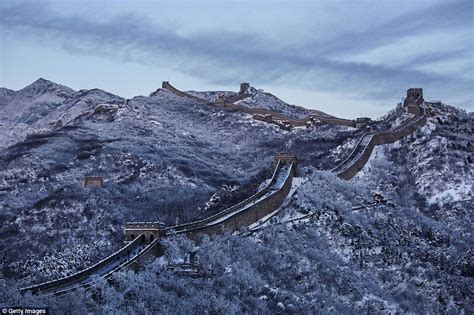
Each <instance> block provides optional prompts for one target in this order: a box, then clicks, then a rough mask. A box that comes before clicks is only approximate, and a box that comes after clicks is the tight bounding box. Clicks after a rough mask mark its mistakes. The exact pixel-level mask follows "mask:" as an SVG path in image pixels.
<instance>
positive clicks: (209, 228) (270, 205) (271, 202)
mask: <svg viewBox="0 0 474 315" xmlns="http://www.w3.org/2000/svg"><path fill="white" fill-rule="evenodd" d="M291 167H292V168H293V167H294V165H292V166H291ZM292 180H293V170H290V172H289V176H288V177H287V178H286V180H285V182H284V184H283V186H282V188H281V189H279V190H277V191H275V192H274V193H272V194H271V195H270V196H269V197H268V198H265V199H263V200H261V201H259V202H257V203H255V204H254V205H252V206H250V207H248V208H246V209H245V210H243V211H240V212H238V213H236V214H235V215H233V216H231V217H229V218H228V219H226V220H224V221H222V222H219V223H216V224H213V225H206V226H202V227H196V228H194V229H189V230H186V231H182V232H181V233H183V234H185V235H186V236H187V237H189V238H190V239H192V240H194V241H200V240H201V239H202V238H203V236H204V235H214V234H222V233H224V232H226V231H227V232H235V231H238V230H240V228H243V227H248V226H250V225H251V224H253V223H255V222H258V221H259V220H260V219H262V218H263V217H265V216H267V215H269V214H270V213H272V212H274V211H275V210H277V209H278V208H279V207H280V206H281V205H282V204H283V202H284V200H285V199H286V196H287V195H288V193H289V192H290V189H291V183H292Z"/></svg>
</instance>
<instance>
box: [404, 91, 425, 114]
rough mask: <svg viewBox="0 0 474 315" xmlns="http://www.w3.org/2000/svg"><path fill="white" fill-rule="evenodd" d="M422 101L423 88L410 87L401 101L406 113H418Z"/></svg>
mask: <svg viewBox="0 0 474 315" xmlns="http://www.w3.org/2000/svg"><path fill="white" fill-rule="evenodd" d="M423 102H424V99H423V89H422V88H410V89H408V90H407V97H406V98H405V101H404V102H403V106H404V107H406V109H407V112H408V113H412V114H418V113H419V112H420V106H421V105H422V104H423Z"/></svg>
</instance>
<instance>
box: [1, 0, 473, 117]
mask: <svg viewBox="0 0 474 315" xmlns="http://www.w3.org/2000/svg"><path fill="white" fill-rule="evenodd" d="M250 3H251V4H252V5H251V6H249V4H250ZM83 4H84V2H79V1H71V2H68V3H62V2H58V1H42V2H30V1H20V2H18V1H15V2H13V1H5V2H3V3H2V4H1V5H0V13H1V15H2V17H3V18H2V20H1V22H0V30H1V38H2V50H1V57H2V58H1V69H2V70H1V75H0V85H1V86H3V87H5V88H9V89H14V90H19V89H21V88H23V87H25V86H27V85H29V84H31V82H34V81H35V80H37V79H38V78H46V79H47V80H50V81H53V82H56V83H58V84H61V85H65V86H68V87H70V88H72V89H74V90H80V89H93V88H99V89H102V90H104V91H107V92H110V93H113V94H116V95H119V96H121V97H125V98H132V97H134V96H138V95H148V94H149V93H151V92H153V91H154V90H156V89H157V88H159V87H160V86H161V82H162V81H170V82H171V83H172V84H173V85H175V86H176V87H177V88H179V89H182V90H196V91H220V90H230V91H237V90H238V86H239V84H240V83H241V82H249V83H250V84H251V85H252V86H254V87H256V88H258V89H263V90H265V91H267V92H270V93H272V94H274V95H276V96H278V97H279V98H281V99H282V100H284V101H285V102H287V103H289V104H294V105H298V106H302V107H305V108H308V109H316V110H321V111H323V112H326V113H329V114H332V115H335V116H339V117H348V118H354V117H359V116H368V117H372V118H376V117H380V116H382V115H383V114H385V113H386V112H387V111H388V110H390V109H392V108H393V107H394V106H395V105H396V104H397V103H399V102H400V101H401V99H402V98H403V97H404V96H405V93H406V90H407V89H408V88H410V87H421V88H423V90H424V94H425V99H426V100H441V101H443V102H444V103H447V104H450V105H454V106H456V107H460V108H463V109H465V110H466V111H472V110H473V108H474V107H473V100H474V92H473V91H472V86H473V85H474V81H473V71H474V70H473V69H474V64H473V58H472V57H473V51H474V43H473V41H472V40H469V38H471V39H472V38H473V35H474V33H473V32H474V31H473V29H474V22H473V10H472V9H473V3H472V2H470V1H455V2H449V1H442V0H439V1H438V0H437V1H431V2H429V3H428V2H417V3H415V4H413V3H410V2H409V1H401V2H399V3H397V4H393V3H391V2H389V1H382V2H380V3H378V4H377V5H373V4H371V3H370V2H369V1H362V2H358V3H348V2H344V1H340V2H321V3H318V4H313V3H308V2H305V1H298V2H294V3H293V2H292V3H291V4H290V3H288V2H277V3H272V5H271V6H269V2H268V1H261V2H258V3H254V2H249V1H226V2H224V3H220V2H219V3H218V2H213V1H206V2H204V3H203V4H199V5H197V4H195V3H189V2H186V1H178V3H172V4H169V3H164V2H161V1H159V2H157V3H149V2H138V4H136V2H128V1H120V2H118V3H116V2H114V5H113V6H111V2H110V1H107V0H105V1H98V2H86V4H87V5H83ZM139 4H146V5H139ZM348 6H349V7H350V9H351V10H350V13H347V12H346V10H344V9H347V7H348ZM369 9H370V10H369ZM157 17H158V19H157ZM341 20H344V21H345V23H340V21H341ZM368 20H369V21H370V23H367V21H368ZM229 21H238V23H228V22H229ZM281 21H283V22H281ZM32 51H34V52H35V53H34V54H31V52H32Z"/></svg>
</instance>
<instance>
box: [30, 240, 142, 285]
mask: <svg viewBox="0 0 474 315" xmlns="http://www.w3.org/2000/svg"><path fill="white" fill-rule="evenodd" d="M141 242H142V239H141V238H140V237H137V238H136V239H135V240H133V241H132V242H130V243H129V244H127V245H126V246H125V247H122V248H121V249H120V250H118V251H116V252H115V253H113V254H112V255H110V256H108V257H107V258H105V259H102V260H101V261H99V262H98V263H96V264H94V265H92V266H91V267H89V268H86V269H84V270H81V271H79V272H77V273H75V274H73V275H71V276H68V277H64V278H60V279H57V280H53V281H48V282H44V283H41V284H38V285H34V286H31V287H27V288H23V289H21V292H26V291H32V292H34V293H37V292H41V291H44V290H48V289H53V288H54V289H55V290H60V289H61V287H63V286H66V285H69V284H71V283H73V282H79V281H81V280H83V279H86V278H87V277H89V276H91V275H93V274H94V273H95V272H97V271H98V270H100V269H102V268H103V267H105V266H107V265H108V264H110V263H111V262H112V261H114V260H120V259H121V257H125V256H127V255H128V252H129V251H130V250H131V249H132V248H134V247H135V246H137V245H138V244H139V243H141Z"/></svg>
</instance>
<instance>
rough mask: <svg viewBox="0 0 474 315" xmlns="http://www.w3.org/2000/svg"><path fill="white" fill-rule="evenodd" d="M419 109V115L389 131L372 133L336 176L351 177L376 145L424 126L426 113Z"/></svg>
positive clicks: (399, 137) (388, 141) (362, 165)
mask: <svg viewBox="0 0 474 315" xmlns="http://www.w3.org/2000/svg"><path fill="white" fill-rule="evenodd" d="M420 109H421V111H422V113H421V114H420V115H418V116H416V117H414V118H412V119H409V120H408V121H407V122H406V123H404V124H402V125H401V126H400V127H398V128H396V129H394V130H391V131H387V132H380V133H376V134H374V135H373V136H372V138H371V139H370V141H369V143H368V144H367V145H366V146H365V148H364V150H363V152H362V154H361V155H360V156H359V157H358V158H357V159H356V160H355V161H354V162H353V163H352V164H351V165H350V166H349V167H348V168H346V169H344V170H342V171H341V172H339V173H337V176H338V177H339V178H342V179H345V180H349V179H351V178H353V177H354V176H355V175H356V174H357V173H358V172H359V171H360V170H361V169H362V168H363V167H364V165H365V164H366V163H367V161H368V160H369V158H370V155H371V154H372V151H373V150H374V148H375V146H376V145H382V144H388V143H393V142H396V141H398V140H400V139H402V138H404V137H406V136H407V135H409V134H411V133H413V132H414V131H416V130H417V129H418V128H420V127H422V126H424V125H425V124H426V115H425V113H424V109H423V108H422V107H420Z"/></svg>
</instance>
